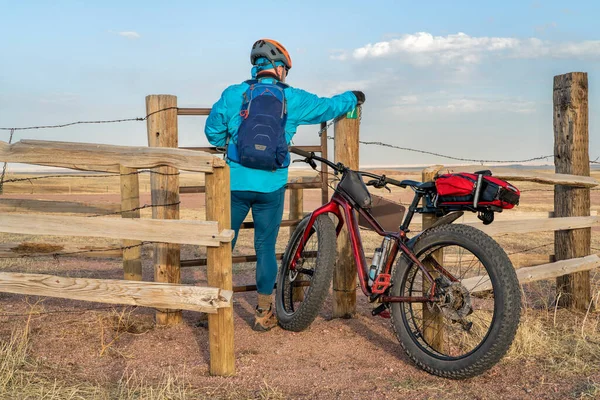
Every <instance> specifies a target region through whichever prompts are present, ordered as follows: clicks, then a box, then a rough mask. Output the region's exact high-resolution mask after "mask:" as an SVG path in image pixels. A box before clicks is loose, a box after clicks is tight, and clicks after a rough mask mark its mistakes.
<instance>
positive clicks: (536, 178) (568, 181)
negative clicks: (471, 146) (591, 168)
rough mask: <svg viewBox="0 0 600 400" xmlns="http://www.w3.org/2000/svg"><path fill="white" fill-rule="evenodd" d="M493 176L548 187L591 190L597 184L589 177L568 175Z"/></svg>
mask: <svg viewBox="0 0 600 400" xmlns="http://www.w3.org/2000/svg"><path fill="white" fill-rule="evenodd" d="M493 176H495V177H496V178H499V179H505V180H507V181H524V182H536V183H544V184H548V185H565V186H574V187H586V188H591V187H594V186H598V184H599V182H598V181H597V180H596V179H594V178H591V177H589V176H580V175H568V174H544V173H535V174H533V173H530V172H497V173H496V172H494V173H493Z"/></svg>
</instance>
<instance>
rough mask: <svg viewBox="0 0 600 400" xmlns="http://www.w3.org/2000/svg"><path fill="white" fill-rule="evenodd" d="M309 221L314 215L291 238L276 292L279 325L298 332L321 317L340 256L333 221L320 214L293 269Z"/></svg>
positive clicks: (305, 219) (303, 222)
mask: <svg viewBox="0 0 600 400" xmlns="http://www.w3.org/2000/svg"><path fill="white" fill-rule="evenodd" d="M309 219H310V216H306V217H305V218H304V219H303V220H302V221H301V222H300V224H299V225H298V227H296V229H295V230H294V232H293V233H292V236H291V237H290V241H289V243H288V245H287V248H286V250H285V253H284V254H283V260H282V262H281V268H280V269H279V276H278V278H277V290H276V292H275V305H276V309H277V319H278V320H279V325H280V326H281V327H282V328H284V329H287V330H290V331H295V332H299V331H302V330H304V329H306V328H308V327H309V326H310V324H311V323H312V322H313V321H314V320H315V318H316V317H317V315H318V314H319V311H320V310H321V307H322V306H323V302H324V301H325V298H326V297H327V293H328V291H329V286H330V285H331V279H332V277H333V267H334V263H335V256H336V234H335V226H334V225H333V221H332V220H331V219H330V218H329V217H328V216H327V215H319V216H318V217H317V218H316V220H315V222H314V224H313V226H312V227H311V228H310V233H309V237H308V240H307V242H306V244H305V246H304V249H303V251H302V253H301V255H300V258H299V259H298V260H296V268H295V269H294V270H292V269H291V268H290V267H291V264H292V261H293V258H294V256H295V253H296V250H297V249H298V246H299V244H300V242H301V240H302V236H303V234H304V232H305V230H306V229H307V226H308V221H309Z"/></svg>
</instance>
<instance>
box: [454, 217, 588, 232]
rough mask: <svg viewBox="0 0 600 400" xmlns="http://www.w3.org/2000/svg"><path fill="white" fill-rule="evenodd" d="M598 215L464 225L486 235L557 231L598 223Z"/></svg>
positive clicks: (586, 226) (469, 223)
mask: <svg viewBox="0 0 600 400" xmlns="http://www.w3.org/2000/svg"><path fill="white" fill-rule="evenodd" d="M598 222H599V217H563V218H546V219H541V218H538V219H521V220H515V221H494V222H493V223H491V224H490V225H483V224H482V223H479V222H468V223H465V224H464V225H470V226H474V227H475V228H477V229H479V230H482V231H483V232H485V233H487V234H488V235H491V236H493V235H500V234H503V233H532V232H544V231H558V230H562V229H579V228H589V227H591V226H594V225H598Z"/></svg>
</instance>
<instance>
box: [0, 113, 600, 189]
mask: <svg viewBox="0 0 600 400" xmlns="http://www.w3.org/2000/svg"><path fill="white" fill-rule="evenodd" d="M173 109H179V108H178V107H166V108H163V109H160V110H156V111H153V112H151V113H149V114H147V115H146V116H145V117H135V118H121V119H113V120H90V121H75V122H69V123H66V124H56V125H38V126H27V127H20V128H18V127H12V128H0V130H7V131H11V140H12V136H13V134H14V132H15V131H17V130H31V129H49V128H64V127H68V126H73V125H80V124H108V123H121V122H132V121H145V120H147V119H148V117H150V116H152V115H154V114H156V113H159V112H163V111H167V110H173ZM358 109H359V110H358V116H359V124H360V123H361V122H362V106H358ZM345 116H346V114H342V115H340V116H339V117H336V118H334V119H332V120H331V121H329V122H328V123H326V124H324V125H323V126H322V128H321V129H320V130H319V131H318V132H317V133H318V135H319V137H320V136H321V135H322V134H323V133H324V132H326V131H327V129H328V128H329V127H331V126H332V125H333V124H334V123H336V122H337V121H339V120H341V119H343V118H344V117H345ZM327 139H329V140H334V137H333V136H327ZM9 143H10V141H9ZM359 143H361V144H364V145H375V146H382V147H388V148H393V149H397V150H403V151H410V152H415V153H420V154H427V155H432V156H436V157H441V158H446V159H450V160H455V161H465V162H476V163H480V164H484V163H526V162H531V161H539V160H547V159H548V158H551V157H554V155H553V154H552V155H545V156H538V157H532V158H528V159H523V160H485V159H475V158H466V157H455V156H450V155H446V154H441V153H436V152H432V151H428V150H420V149H414V148H410V147H404V146H397V145H393V144H389V143H384V142H381V141H364V140H359ZM599 158H600V157H597V158H596V159H595V160H590V163H592V164H600V161H597V160H598V159H599ZM4 169H6V163H5V165H4ZM1 183H2V181H1V180H0V192H1V190H2V186H1Z"/></svg>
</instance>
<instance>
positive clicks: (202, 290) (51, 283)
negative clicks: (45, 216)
mask: <svg viewBox="0 0 600 400" xmlns="http://www.w3.org/2000/svg"><path fill="white" fill-rule="evenodd" d="M0 292H6V293H17V294H26V295H35V296H48V297H59V298H62V299H71V300H85V301H94V302H100V303H109V304H128V305H135V306H143V307H156V308H172V309H181V310H191V311H201V312H205V313H209V314H215V313H217V310H218V309H219V308H230V307H231V297H232V295H233V291H232V290H222V289H218V288H210V287H198V286H189V285H177V284H172V283H159V282H137V281H127V280H116V279H114V280H113V279H87V278H65V277H62V276H53V275H41V274H22V273H13V272H0Z"/></svg>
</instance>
